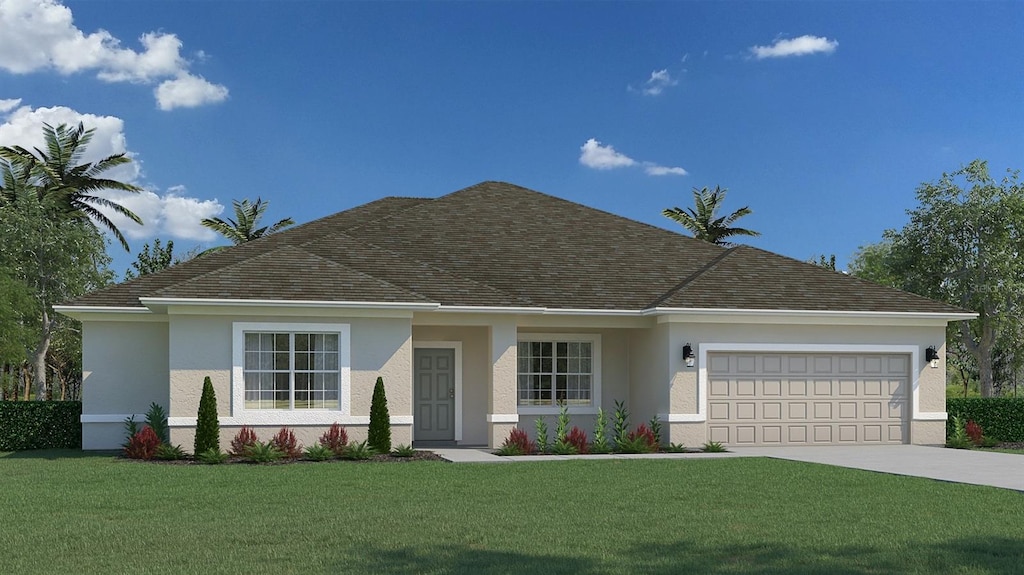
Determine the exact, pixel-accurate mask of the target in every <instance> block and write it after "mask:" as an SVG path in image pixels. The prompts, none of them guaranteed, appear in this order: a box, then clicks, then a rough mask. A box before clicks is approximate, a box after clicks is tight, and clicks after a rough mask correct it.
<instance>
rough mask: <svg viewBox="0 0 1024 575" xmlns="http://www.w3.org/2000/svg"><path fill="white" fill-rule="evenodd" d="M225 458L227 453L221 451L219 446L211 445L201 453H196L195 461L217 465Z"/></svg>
mask: <svg viewBox="0 0 1024 575" xmlns="http://www.w3.org/2000/svg"><path fill="white" fill-rule="evenodd" d="M227 460H228V454H227V453H224V452H223V451H221V450H220V448H219V447H211V448H209V449H207V450H206V451H203V452H202V453H197V454H196V461H199V462H200V463H205V464H207V465H219V464H221V463H224V462H225V461H227Z"/></svg>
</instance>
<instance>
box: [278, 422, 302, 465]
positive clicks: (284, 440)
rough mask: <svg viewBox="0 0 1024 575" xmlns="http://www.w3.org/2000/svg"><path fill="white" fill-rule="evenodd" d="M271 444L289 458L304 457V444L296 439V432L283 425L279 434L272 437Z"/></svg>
mask: <svg viewBox="0 0 1024 575" xmlns="http://www.w3.org/2000/svg"><path fill="white" fill-rule="evenodd" d="M270 445H273V446H274V448H275V449H277V450H278V451H280V452H281V453H282V454H283V455H284V456H285V457H287V458H288V459H298V458H299V457H302V446H300V445H299V442H298V440H296V439H295V433H294V432H293V431H292V430H290V429H288V428H287V427H282V428H281V430H280V431H278V432H277V435H275V436H274V437H272V438H271V439H270Z"/></svg>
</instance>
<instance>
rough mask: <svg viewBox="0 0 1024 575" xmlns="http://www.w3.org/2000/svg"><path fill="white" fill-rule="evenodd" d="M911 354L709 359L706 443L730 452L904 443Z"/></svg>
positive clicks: (760, 355) (761, 355)
mask: <svg viewBox="0 0 1024 575" xmlns="http://www.w3.org/2000/svg"><path fill="white" fill-rule="evenodd" d="M909 364H910V358H909V356H907V355H844V354H803V353H709V354H708V437H709V439H710V440H711V441H718V442H721V443H723V444H727V445H827V444H878V443H906V442H907V437H908V428H909V424H908V420H909V417H908V407H907V406H908V402H907V398H908V394H909V389H910V385H909V372H910V369H909V368H910V365H909Z"/></svg>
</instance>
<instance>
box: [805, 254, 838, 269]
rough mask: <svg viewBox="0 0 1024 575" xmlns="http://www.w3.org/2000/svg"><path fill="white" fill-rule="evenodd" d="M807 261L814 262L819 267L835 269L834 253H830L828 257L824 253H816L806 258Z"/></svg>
mask: <svg viewBox="0 0 1024 575" xmlns="http://www.w3.org/2000/svg"><path fill="white" fill-rule="evenodd" d="M807 263H809V264H814V265H816V266H818V267H820V268H825V269H827V270H832V271H836V254H832V255H830V256H829V257H827V258H826V257H825V254H818V255H817V256H814V257H812V258H811V259H809V260H807Z"/></svg>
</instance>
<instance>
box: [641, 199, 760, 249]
mask: <svg viewBox="0 0 1024 575" xmlns="http://www.w3.org/2000/svg"><path fill="white" fill-rule="evenodd" d="M726 191H727V190H726V189H725V188H720V187H718V186H715V189H714V191H712V190H708V189H707V188H701V189H699V190H698V189H697V188H694V189H693V203H694V206H695V208H696V209H694V208H686V209H685V210H684V209H682V208H668V209H665V210H662V212H661V214H662V215H663V216H665V217H666V218H669V219H670V220H672V221H674V222H676V223H679V224H680V225H682V226H683V227H684V228H686V229H688V230H690V231H691V232H692V233H693V237H695V238H697V239H698V240H701V241H705V242H709V243H712V244H716V245H720V246H731V245H732V244H731V243H730V242H728V241H727V240H728V238H731V237H733V236H759V235H761V234H760V232H755V231H753V230H748V229H745V228H733V227H730V226H732V224H733V223H734V222H735V221H736V220H738V219H740V218H742V217H743V216H746V215H750V214H751V213H753V211H752V210H751V209H750V208H749V207H747V206H743V207H742V208H740V209H738V210H736V211H735V212H733V213H731V214H729V215H728V216H722V217H716V216H717V215H718V210H720V209H721V208H722V203H723V202H724V201H725V193H726Z"/></svg>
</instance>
